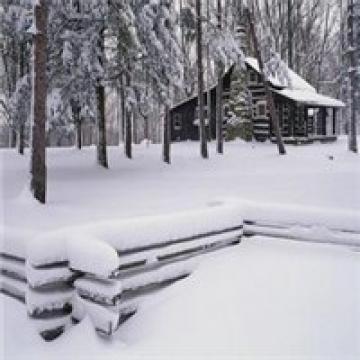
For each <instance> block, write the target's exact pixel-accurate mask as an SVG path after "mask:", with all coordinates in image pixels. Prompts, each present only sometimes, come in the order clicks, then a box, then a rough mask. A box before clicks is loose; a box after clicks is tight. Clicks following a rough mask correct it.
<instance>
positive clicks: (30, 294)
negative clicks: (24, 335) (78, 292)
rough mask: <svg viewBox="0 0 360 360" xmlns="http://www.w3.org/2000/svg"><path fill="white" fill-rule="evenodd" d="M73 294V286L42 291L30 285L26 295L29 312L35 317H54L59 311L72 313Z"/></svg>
mask: <svg viewBox="0 0 360 360" xmlns="http://www.w3.org/2000/svg"><path fill="white" fill-rule="evenodd" d="M73 294H74V290H73V289H72V288H65V289H61V290H52V291H47V292H43V291H41V292H40V291H37V290H34V289H31V288H30V287H28V289H27V290H26V297H25V298H26V306H27V310H28V313H29V315H31V316H34V317H42V316H44V317H52V314H54V313H57V312H60V313H70V312H71V308H72V298H73Z"/></svg>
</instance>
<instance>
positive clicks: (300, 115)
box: [171, 66, 336, 142]
mask: <svg viewBox="0 0 360 360" xmlns="http://www.w3.org/2000/svg"><path fill="white" fill-rule="evenodd" d="M231 73H232V69H231V70H230V71H228V72H227V73H226V74H225V76H224V79H223V82H224V83H223V84H224V94H223V96H224V113H225V116H224V128H225V129H224V135H225V136H226V112H227V106H228V98H229V93H230V86H231ZM247 74H248V75H247V76H248V79H247V81H248V86H249V90H250V92H251V95H252V115H253V135H254V138H255V140H257V141H265V140H267V139H269V138H271V137H273V136H274V132H273V129H272V126H271V121H270V120H271V119H270V113H269V109H268V106H267V101H266V94H265V87H264V84H263V82H262V81H261V77H260V75H259V74H258V73H257V72H256V71H255V70H253V69H252V68H251V67H250V66H248V71H247ZM204 98H205V104H206V105H207V95H206V94H204ZM274 101H275V107H276V111H277V112H278V114H279V122H280V129H281V135H282V136H283V137H284V138H307V137H309V136H312V135H314V136H315V135H320V136H325V135H335V134H336V118H335V120H334V119H333V120H332V131H331V133H332V134H327V132H326V122H327V119H326V113H327V112H329V114H330V111H331V114H332V113H333V111H334V113H335V117H336V109H326V108H319V111H318V112H317V113H316V112H315V113H314V115H309V114H308V110H309V108H308V107H306V106H304V105H302V104H299V103H296V102H295V101H292V100H290V99H288V98H286V97H284V96H281V95H280V94H277V93H275V92H274ZM197 103H198V101H197V98H196V97H193V98H190V99H189V100H187V101H184V102H183V103H181V104H179V105H177V106H175V107H174V108H172V109H171V140H172V141H173V142H174V141H185V140H194V141H198V140H199V127H198V126H197V125H195V124H194V121H195V119H196V118H197ZM215 109H216V88H215V87H213V88H212V89H211V119H210V127H208V128H207V129H208V134H209V137H210V138H211V139H215V138H216V127H215V125H216V119H215V114H216V111H215Z"/></svg>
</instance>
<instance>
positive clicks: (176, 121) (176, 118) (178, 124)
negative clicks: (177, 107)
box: [174, 114, 182, 131]
mask: <svg viewBox="0 0 360 360" xmlns="http://www.w3.org/2000/svg"><path fill="white" fill-rule="evenodd" d="M181 129H182V120H181V115H180V114H175V115H174V130H176V131H179V130H181Z"/></svg>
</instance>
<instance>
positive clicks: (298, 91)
mask: <svg viewBox="0 0 360 360" xmlns="http://www.w3.org/2000/svg"><path fill="white" fill-rule="evenodd" d="M245 61H246V63H247V64H248V65H249V66H250V67H251V68H253V69H254V70H255V71H257V72H258V73H260V69H259V63H258V61H257V59H255V58H253V57H247V58H246V60H245ZM288 76H289V79H290V84H289V85H284V83H282V82H281V81H280V80H279V79H278V77H277V76H271V77H270V78H269V81H270V84H271V85H272V86H274V87H275V88H277V89H278V90H274V89H273V91H274V92H276V93H278V94H280V95H282V96H284V97H286V98H288V99H291V100H294V101H296V102H299V103H302V104H306V105H309V106H314V107H316V106H324V107H335V108H336V107H345V104H344V103H343V102H342V101H340V100H337V99H333V98H331V97H329V96H325V95H321V94H319V93H317V92H316V89H315V88H314V87H313V86H311V85H310V84H309V83H308V82H307V81H305V80H304V79H303V78H302V77H301V76H299V75H298V74H296V73H295V72H294V71H292V70H291V69H288Z"/></svg>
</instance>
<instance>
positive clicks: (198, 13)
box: [196, 0, 209, 159]
mask: <svg viewBox="0 0 360 360" xmlns="http://www.w3.org/2000/svg"><path fill="white" fill-rule="evenodd" d="M201 14H202V13H201V1H200V0H196V56H197V68H198V108H199V112H198V113H199V133H200V153H201V157H202V158H204V159H207V158H208V157H209V154H208V148H207V136H206V128H205V116H204V69H203V55H202V46H203V41H202V15H201Z"/></svg>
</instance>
